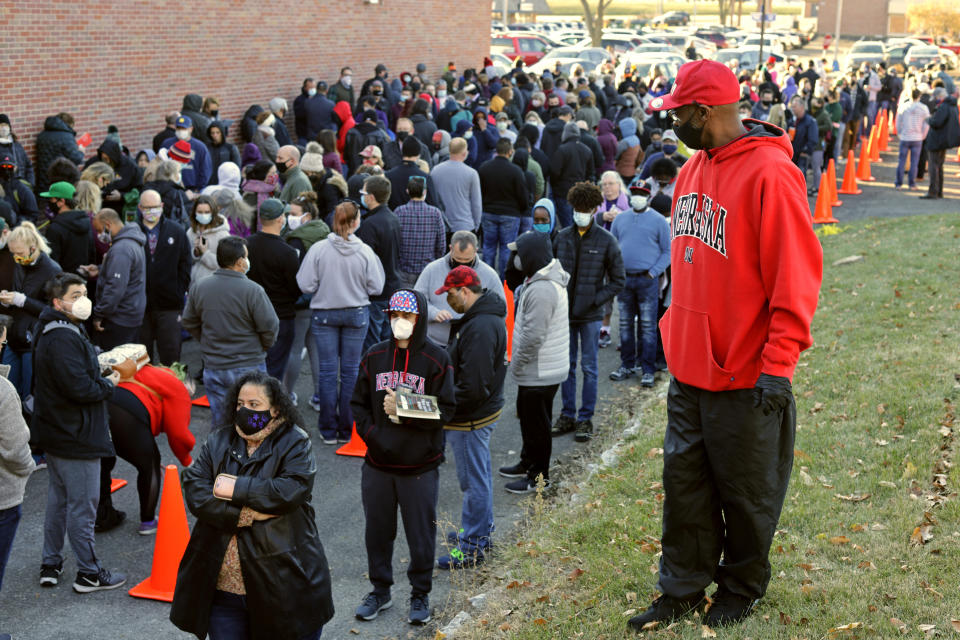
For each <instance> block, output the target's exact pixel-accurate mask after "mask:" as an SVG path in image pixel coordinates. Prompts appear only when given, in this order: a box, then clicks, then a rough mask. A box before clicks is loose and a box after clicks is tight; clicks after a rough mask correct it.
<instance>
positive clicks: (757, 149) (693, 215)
mask: <svg viewBox="0 0 960 640" xmlns="http://www.w3.org/2000/svg"><path fill="white" fill-rule="evenodd" d="M750 124H751V125H753V128H752V129H751V130H750V131H749V132H748V133H747V135H744V136H742V137H740V138H737V139H736V140H734V141H732V142H730V143H728V144H726V145H724V146H723V147H720V148H717V149H710V150H702V151H698V152H697V153H696V154H695V155H694V156H693V157H692V158H691V159H690V160H688V161H687V164H686V165H685V166H684V168H683V171H681V172H680V175H679V177H678V178H677V183H676V186H675V187H674V199H673V202H674V205H673V217H672V236H673V241H672V246H671V277H672V279H673V286H672V302H671V304H670V307H669V309H668V310H667V313H666V315H665V316H664V318H663V319H662V321H661V322H660V329H661V331H662V334H663V346H664V351H665V353H666V357H667V362H668V364H669V365H670V372H671V373H672V374H673V375H674V376H675V377H676V378H677V379H678V380H680V381H681V382H684V383H686V384H690V385H693V386H696V387H700V388H702V389H707V390H710V391H726V390H731V389H747V388H750V387H752V386H753V385H754V383H755V382H756V380H757V377H758V376H759V375H760V374H761V373H766V374H769V375H774V376H781V377H786V378H791V377H792V376H793V371H794V368H795V367H796V364H797V359H798V358H799V355H800V352H801V351H803V350H804V349H806V348H807V347H809V346H810V344H811V343H812V338H811V335H810V322H811V320H812V319H813V314H814V311H815V310H816V307H817V296H818V294H819V290H820V280H821V276H822V259H823V258H822V251H821V248H820V242H819V241H818V240H817V237H816V236H815V235H814V233H813V228H812V227H811V225H810V212H809V210H808V208H807V201H806V198H805V194H806V186H805V183H804V179H803V175H802V174H801V173H800V170H799V169H797V168H796V166H794V165H793V164H792V163H791V161H790V157H791V154H792V152H793V150H792V148H791V145H790V140H789V138H788V137H787V136H786V134H785V133H784V132H783V131H782V130H780V129H777V128H776V127H773V126H771V125H769V124H767V123H760V122H752V121H751V122H750Z"/></svg>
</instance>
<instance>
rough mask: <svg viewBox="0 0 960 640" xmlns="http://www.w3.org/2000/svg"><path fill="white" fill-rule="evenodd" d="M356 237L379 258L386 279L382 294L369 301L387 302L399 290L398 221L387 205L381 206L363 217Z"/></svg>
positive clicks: (399, 236)
mask: <svg viewBox="0 0 960 640" xmlns="http://www.w3.org/2000/svg"><path fill="white" fill-rule="evenodd" d="M357 237H358V238H360V239H361V240H362V241H363V242H365V243H366V244H367V246H369V247H370V248H371V249H373V252H374V253H375V254H376V255H377V257H378V258H380V263H381V264H382V265H383V273H384V277H385V278H386V282H385V284H384V285H383V292H382V293H380V294H379V295H375V296H371V299H372V300H378V301H383V300H387V299H388V298H389V297H390V296H392V295H393V292H394V291H396V290H397V289H399V288H400V242H401V235H400V219H399V218H397V216H396V214H395V213H394V212H393V211H391V210H390V208H389V207H388V206H387V205H385V204H381V205H380V206H378V207H377V208H376V209H371V210H370V211H368V212H367V214H366V215H365V216H363V218H362V221H361V223H360V228H359V229H358V230H357Z"/></svg>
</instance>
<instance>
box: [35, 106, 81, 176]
mask: <svg viewBox="0 0 960 640" xmlns="http://www.w3.org/2000/svg"><path fill="white" fill-rule="evenodd" d="M76 138H77V133H76V132H75V131H74V130H73V129H71V128H70V127H68V126H67V124H66V123H65V122H64V121H63V120H61V119H60V118H58V117H57V116H50V117H49V118H47V119H46V120H44V121H43V131H41V132H40V133H39V135H37V192H38V193H39V192H41V191H46V190H47V188H48V187H49V186H50V181H49V180H47V169H49V168H50V165H51V164H53V161H54V160H56V159H57V158H60V157H64V158H66V159H67V160H69V161H70V162H72V163H73V164H75V165H79V164H80V163H82V162H83V152H82V151H80V147H78V146H77V139H76Z"/></svg>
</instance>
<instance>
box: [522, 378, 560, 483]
mask: <svg viewBox="0 0 960 640" xmlns="http://www.w3.org/2000/svg"><path fill="white" fill-rule="evenodd" d="M559 386H560V385H559V384H552V385H549V386H546V387H524V386H518V387H517V414H518V415H519V417H520V435H521V437H522V438H523V448H522V449H521V450H520V464H521V465H523V466H524V467H525V468H526V470H527V477H528V478H529V479H531V480H536V479H537V476H538V475H540V474H543V479H544V480H548V479H549V478H550V455H551V453H552V452H553V437H551V435H550V425H551V424H553V398H554V396H556V395H557V388H558V387H559Z"/></svg>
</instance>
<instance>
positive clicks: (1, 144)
mask: <svg viewBox="0 0 960 640" xmlns="http://www.w3.org/2000/svg"><path fill="white" fill-rule="evenodd" d="M3 156H10V157H11V158H13V159H14V160H15V161H16V163H17V173H16V177H17V178H18V179H20V180H26V181H27V182H29V183H30V187H31V188H32V187H35V186H36V178H35V177H34V174H33V163H31V162H30V157H29V156H28V155H27V152H26V151H25V150H24V148H23V145H22V144H20V143H19V142H18V141H17V136H16V135H14V133H13V129H12V127H11V126H10V118H9V116H7V114H5V113H0V157H3Z"/></svg>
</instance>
